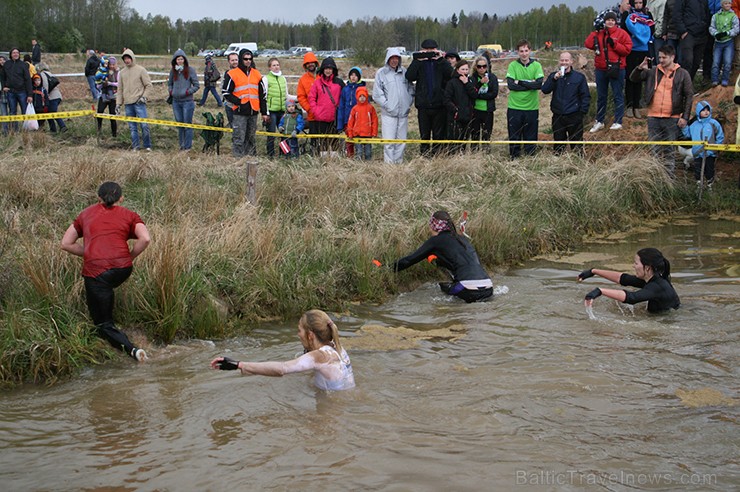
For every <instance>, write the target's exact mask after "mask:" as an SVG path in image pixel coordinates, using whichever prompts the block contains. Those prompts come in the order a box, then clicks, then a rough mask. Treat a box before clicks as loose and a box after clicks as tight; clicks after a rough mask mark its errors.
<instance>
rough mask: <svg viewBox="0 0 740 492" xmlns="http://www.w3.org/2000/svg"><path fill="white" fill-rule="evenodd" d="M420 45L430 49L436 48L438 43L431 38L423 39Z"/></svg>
mask: <svg viewBox="0 0 740 492" xmlns="http://www.w3.org/2000/svg"><path fill="white" fill-rule="evenodd" d="M421 47H422V48H424V49H425V50H432V49H437V48H438V47H439V45H438V44H437V42H436V41H435V40H433V39H425V40H424V41H422V42H421Z"/></svg>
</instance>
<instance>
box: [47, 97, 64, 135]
mask: <svg viewBox="0 0 740 492" xmlns="http://www.w3.org/2000/svg"><path fill="white" fill-rule="evenodd" d="M61 102H62V100H61V99H50V100H49V112H50V113H56V112H57V111H58V110H59V103H61ZM57 125H59V130H60V131H61V130H62V128H67V125H65V124H64V120H63V119H62V118H57V119H55V120H49V129H50V130H51V131H53V132H56V131H57Z"/></svg>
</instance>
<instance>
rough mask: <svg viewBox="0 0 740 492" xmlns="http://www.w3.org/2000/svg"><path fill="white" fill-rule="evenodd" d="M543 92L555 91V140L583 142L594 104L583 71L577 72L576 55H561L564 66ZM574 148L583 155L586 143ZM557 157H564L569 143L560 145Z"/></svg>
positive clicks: (553, 103)
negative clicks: (575, 67)
mask: <svg viewBox="0 0 740 492" xmlns="http://www.w3.org/2000/svg"><path fill="white" fill-rule="evenodd" d="M542 92H543V93H544V94H549V93H551V92H552V99H551V100H550V109H551V110H552V138H553V140H555V141H561V142H564V141H570V142H578V141H582V140H583V117H584V116H585V115H586V113H588V107H589V104H591V93H590V92H589V90H588V82H586V77H585V76H584V75H583V74H582V73H581V72H576V71H575V70H573V55H571V54H570V53H568V52H567V51H564V52H562V53H560V66H559V67H558V70H556V71H555V72H553V73H551V74H550V75H549V76H548V77H547V80H545V83H544V84H542ZM570 148H571V149H573V150H576V151H578V152H579V153H581V154H583V144H581V145H578V146H576V145H575V144H571V146H570ZM554 149H555V153H556V154H562V153H563V151H564V150H565V144H556V145H555V147H554Z"/></svg>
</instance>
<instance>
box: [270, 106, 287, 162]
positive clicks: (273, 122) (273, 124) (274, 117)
mask: <svg viewBox="0 0 740 492" xmlns="http://www.w3.org/2000/svg"><path fill="white" fill-rule="evenodd" d="M284 114H285V113H284V112H282V111H275V112H270V122H269V123H268V124H267V131H268V132H270V133H274V132H276V131H277V125H278V123H280V119H281V118H282V117H283V115H284ZM278 153H280V151H278ZM267 155H268V157H275V137H267Z"/></svg>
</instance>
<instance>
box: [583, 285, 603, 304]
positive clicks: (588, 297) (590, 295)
mask: <svg viewBox="0 0 740 492" xmlns="http://www.w3.org/2000/svg"><path fill="white" fill-rule="evenodd" d="M600 295H601V289H599V288H598V287H596V288H595V289H594V290H592V291H591V292H589V293H588V294H586V300H587V301H591V300H594V299H596V298H597V297H599V296H600Z"/></svg>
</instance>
